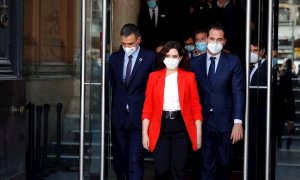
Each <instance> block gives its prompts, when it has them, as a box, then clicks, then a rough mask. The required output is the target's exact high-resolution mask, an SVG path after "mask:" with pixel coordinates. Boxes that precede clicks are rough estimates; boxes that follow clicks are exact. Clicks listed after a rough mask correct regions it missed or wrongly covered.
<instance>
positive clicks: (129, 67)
mask: <svg viewBox="0 0 300 180" xmlns="http://www.w3.org/2000/svg"><path fill="white" fill-rule="evenodd" d="M131 66H132V55H130V56H128V64H127V67H126V76H125V84H126V86H128V83H129V80H130V75H131Z"/></svg>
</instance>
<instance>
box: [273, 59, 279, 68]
mask: <svg viewBox="0 0 300 180" xmlns="http://www.w3.org/2000/svg"><path fill="white" fill-rule="evenodd" d="M277 64H278V59H277V58H273V67H274V66H276V65H277Z"/></svg>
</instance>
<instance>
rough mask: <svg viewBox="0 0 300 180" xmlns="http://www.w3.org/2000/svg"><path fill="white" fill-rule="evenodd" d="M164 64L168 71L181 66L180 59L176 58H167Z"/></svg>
mask: <svg viewBox="0 0 300 180" xmlns="http://www.w3.org/2000/svg"><path fill="white" fill-rule="evenodd" d="M163 62H164V64H165V65H166V67H167V69H176V68H177V67H178V65H179V59H176V58H165V59H164V61H163Z"/></svg>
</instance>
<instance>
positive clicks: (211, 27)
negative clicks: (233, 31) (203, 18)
mask: <svg viewBox="0 0 300 180" xmlns="http://www.w3.org/2000/svg"><path fill="white" fill-rule="evenodd" d="M212 29H215V30H221V31H223V32H224V38H226V31H225V28H224V26H223V25H222V24H220V23H213V24H211V25H210V28H209V29H208V34H209V32H210V30H212Z"/></svg>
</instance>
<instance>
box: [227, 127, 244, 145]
mask: <svg viewBox="0 0 300 180" xmlns="http://www.w3.org/2000/svg"><path fill="white" fill-rule="evenodd" d="M243 137H244V130H243V126H242V124H239V123H236V124H234V125H233V127H232V131H231V137H230V139H231V140H232V144H235V143H236V142H238V141H240V140H242V139H243Z"/></svg>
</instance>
